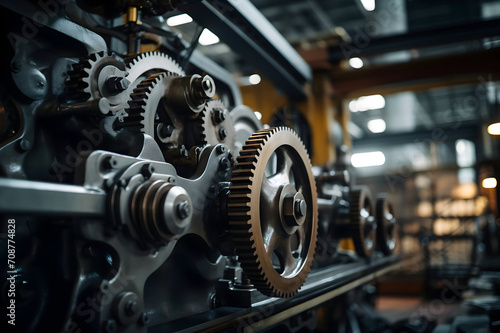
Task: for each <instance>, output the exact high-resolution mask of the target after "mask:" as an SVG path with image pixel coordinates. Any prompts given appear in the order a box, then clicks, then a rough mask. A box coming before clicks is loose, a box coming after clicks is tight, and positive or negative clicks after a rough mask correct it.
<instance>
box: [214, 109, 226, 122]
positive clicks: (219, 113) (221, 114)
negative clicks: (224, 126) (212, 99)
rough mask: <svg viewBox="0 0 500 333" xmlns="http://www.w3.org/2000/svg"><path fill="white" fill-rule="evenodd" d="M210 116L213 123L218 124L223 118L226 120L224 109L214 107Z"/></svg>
mask: <svg viewBox="0 0 500 333" xmlns="http://www.w3.org/2000/svg"><path fill="white" fill-rule="evenodd" d="M212 117H213V121H214V123H215V124H220V123H222V122H223V121H224V120H226V113H225V112H224V110H221V109H215V110H213V113H212Z"/></svg>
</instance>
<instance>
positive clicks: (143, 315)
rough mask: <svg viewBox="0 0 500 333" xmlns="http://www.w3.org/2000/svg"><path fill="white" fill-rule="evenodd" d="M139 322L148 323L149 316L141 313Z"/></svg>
mask: <svg viewBox="0 0 500 333" xmlns="http://www.w3.org/2000/svg"><path fill="white" fill-rule="evenodd" d="M139 323H141V324H142V325H147V324H148V323H149V316H148V315H147V314H145V313H143V314H142V316H141V318H139Z"/></svg>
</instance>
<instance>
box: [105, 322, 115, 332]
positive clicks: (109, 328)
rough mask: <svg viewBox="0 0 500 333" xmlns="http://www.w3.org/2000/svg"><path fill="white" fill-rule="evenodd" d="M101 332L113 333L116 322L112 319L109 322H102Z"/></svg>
mask: <svg viewBox="0 0 500 333" xmlns="http://www.w3.org/2000/svg"><path fill="white" fill-rule="evenodd" d="M103 331H104V332H106V333H113V332H115V331H116V321H114V320H113V319H110V320H108V321H106V322H104V327H103Z"/></svg>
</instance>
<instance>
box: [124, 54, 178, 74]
mask: <svg viewBox="0 0 500 333" xmlns="http://www.w3.org/2000/svg"><path fill="white" fill-rule="evenodd" d="M125 62H126V63H127V68H128V69H132V68H133V67H135V66H144V67H145V68H150V66H149V65H148V64H147V62H150V63H151V62H155V63H156V62H161V63H163V64H164V65H163V66H162V68H157V69H159V70H162V71H169V72H173V73H178V74H179V75H185V73H184V70H183V69H182V68H181V66H179V65H178V64H177V63H176V62H175V60H173V59H172V58H171V57H170V56H168V55H166V54H164V53H161V52H145V53H141V54H139V55H138V56H136V57H131V58H128V59H125ZM151 69H153V68H151Z"/></svg>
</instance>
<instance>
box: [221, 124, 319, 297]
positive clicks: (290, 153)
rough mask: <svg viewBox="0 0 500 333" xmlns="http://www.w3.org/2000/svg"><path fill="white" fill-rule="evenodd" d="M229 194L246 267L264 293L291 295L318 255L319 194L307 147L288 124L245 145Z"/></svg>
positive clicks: (232, 225) (233, 227)
mask: <svg viewBox="0 0 500 333" xmlns="http://www.w3.org/2000/svg"><path fill="white" fill-rule="evenodd" d="M231 182H232V185H231V187H230V194H229V196H228V204H227V208H228V219H229V232H230V234H231V238H232V241H233V243H234V247H235V249H236V254H237V255H238V259H239V261H240V263H241V266H242V267H243V271H244V272H245V274H246V275H247V276H248V278H249V279H250V281H251V282H252V283H253V284H254V285H255V286H256V288H257V289H258V290H260V291H261V292H262V293H263V294H265V295H269V296H277V297H291V296H293V295H294V294H295V293H296V292H297V291H298V289H299V288H300V287H301V286H302V284H303V283H304V281H305V279H306V277H307V275H308V273H309V270H310V267H311V263H312V260H313V255H314V251H315V247H316V239H317V228H318V207H317V194H316V184H315V181H314V176H313V174H312V171H311V163H310V160H309V156H308V154H307V151H306V149H305V147H304V145H303V144H302V141H301V140H300V139H299V137H298V136H297V135H296V134H295V132H293V130H291V129H289V128H286V127H279V128H271V129H264V130H260V131H258V132H256V133H254V134H253V135H252V136H251V137H250V138H249V139H248V140H247V141H246V144H245V145H244V146H243V149H242V150H241V151H240V154H239V156H238V158H237V163H236V165H235V167H234V170H233V177H232V178H231Z"/></svg>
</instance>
